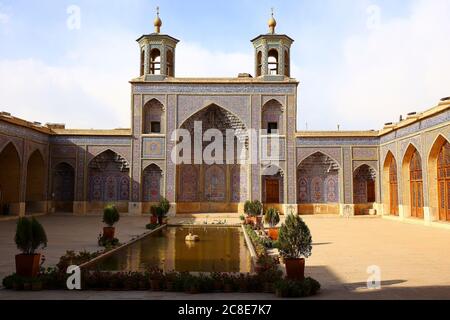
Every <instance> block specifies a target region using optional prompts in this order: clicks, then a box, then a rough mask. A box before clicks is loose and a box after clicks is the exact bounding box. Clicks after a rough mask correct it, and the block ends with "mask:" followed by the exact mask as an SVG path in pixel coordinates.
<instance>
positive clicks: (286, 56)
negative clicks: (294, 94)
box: [284, 50, 291, 77]
mask: <svg viewBox="0 0 450 320" xmlns="http://www.w3.org/2000/svg"><path fill="white" fill-rule="evenodd" d="M289 64H290V61H289V52H288V51H287V50H285V51H284V75H285V76H286V77H290V76H291V69H290V65H289Z"/></svg>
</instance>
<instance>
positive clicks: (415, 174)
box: [409, 150, 424, 219]
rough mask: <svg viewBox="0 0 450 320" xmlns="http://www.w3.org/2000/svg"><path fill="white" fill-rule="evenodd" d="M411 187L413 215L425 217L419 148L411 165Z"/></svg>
mask: <svg viewBox="0 0 450 320" xmlns="http://www.w3.org/2000/svg"><path fill="white" fill-rule="evenodd" d="M409 166H410V167H409V169H410V188H411V216H412V217H414V218H421V219H423V217H424V215H423V180H422V159H421V158H420V155H419V153H418V152H417V150H416V151H415V152H414V154H413V156H412V158H411V162H410V165H409Z"/></svg>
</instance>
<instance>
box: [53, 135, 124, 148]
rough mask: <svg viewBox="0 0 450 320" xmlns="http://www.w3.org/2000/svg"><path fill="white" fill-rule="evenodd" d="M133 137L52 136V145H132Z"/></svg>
mask: <svg viewBox="0 0 450 320" xmlns="http://www.w3.org/2000/svg"><path fill="white" fill-rule="evenodd" d="M131 140H132V138H131V137H119V138H118V137H92V136H91V137H89V136H51V137H50V143H54V144H75V145H130V147H131Z"/></svg>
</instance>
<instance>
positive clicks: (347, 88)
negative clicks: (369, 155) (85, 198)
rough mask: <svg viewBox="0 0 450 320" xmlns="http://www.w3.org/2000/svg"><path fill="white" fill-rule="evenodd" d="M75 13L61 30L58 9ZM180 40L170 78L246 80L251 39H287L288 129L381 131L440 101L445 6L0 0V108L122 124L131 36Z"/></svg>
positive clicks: (133, 48) (449, 25)
mask: <svg viewBox="0 0 450 320" xmlns="http://www.w3.org/2000/svg"><path fill="white" fill-rule="evenodd" d="M71 5H76V6H78V7H79V8H80V10H81V29H79V30H69V29H68V28H67V25H66V22H67V19H68V18H69V15H68V13H67V8H68V7H69V6H71ZM156 6H160V7H161V18H162V20H163V23H164V25H163V32H164V33H168V34H170V35H172V36H174V37H176V38H178V39H180V40H181V43H180V47H179V50H178V51H177V75H179V76H236V75H237V73H239V72H250V73H253V48H252V45H251V43H250V39H252V38H254V37H255V36H257V35H259V34H261V33H265V32H267V20H268V18H269V15H270V8H271V7H274V8H275V12H276V19H277V21H278V27H277V32H279V33H286V34H288V35H289V36H291V37H292V38H294V39H295V40H296V42H295V44H294V47H293V51H292V63H293V76H294V77H295V78H297V79H298V80H299V81H300V82H301V85H300V90H299V101H298V104H299V113H298V114H299V119H298V128H299V130H303V129H305V127H306V123H308V129H320V130H333V129H335V128H336V126H337V124H340V126H341V128H342V129H344V130H345V129H348V130H351V129H380V127H381V126H382V125H383V123H384V122H388V121H395V120H396V119H398V117H399V115H400V114H405V113H407V112H410V111H422V110H424V109H427V108H430V107H432V106H434V105H435V104H436V103H437V101H438V100H439V99H440V98H442V97H444V96H448V95H450V86H449V85H448V84H449V83H450V62H449V61H448V60H449V59H448V56H449V54H450V45H449V44H446V43H445V41H443V39H449V38H450V37H449V36H450V22H448V20H449V19H448V17H447V16H446V15H445V12H449V10H450V1H448V0H427V1H425V0H402V1H391V0H383V1H382V0H378V1H369V0H318V1H312V0H303V1H298V0H297V1H287V0H283V1H267V0H262V1H256V0H243V1H242V0H241V1H163V0H160V1H149V0H145V1H144V0H127V1H125V0H116V1H106V0H90V1H76V0H72V1H60V0H58V1H56V0H53V1H51V0H13V1H9V0H8V1H6V0H0V109H2V110H5V111H9V112H11V113H13V114H14V115H16V116H20V117H23V118H26V119H28V120H31V121H41V122H65V123H67V125H68V126H69V127H81V128H91V127H95V128H110V127H128V126H129V125H130V119H129V117H130V116H129V108H130V106H129V101H130V98H129V93H130V88H129V84H128V83H127V81H128V80H130V79H131V78H133V77H135V76H136V75H137V73H138V47H137V44H136V43H135V40H136V39H137V38H138V37H139V36H140V35H141V34H143V33H149V32H151V31H152V29H153V26H152V21H153V19H154V16H155V7H156Z"/></svg>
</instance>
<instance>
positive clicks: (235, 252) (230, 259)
mask: <svg viewBox="0 0 450 320" xmlns="http://www.w3.org/2000/svg"><path fill="white" fill-rule="evenodd" d="M189 233H194V234H196V235H198V236H199V237H200V242H189V241H185V239H186V236H187V235H188V234H189ZM244 243H245V241H244V240H243V234H242V231H241V229H239V228H225V227H199V228H184V227H173V228H166V229H164V230H161V231H159V232H157V233H156V234H153V235H152V236H149V237H147V238H145V239H142V240H140V241H138V242H136V243H134V244H133V245H131V246H129V247H127V248H125V249H123V250H120V251H119V252H117V253H115V254H113V255H112V256H110V257H108V258H106V259H103V260H102V261H100V262H99V263H98V264H97V265H96V266H95V267H94V268H98V269H99V270H103V271H145V270H146V269H147V268H149V267H158V268H160V269H162V270H164V271H171V270H175V271H180V272H183V271H190V272H214V271H217V272H250V270H251V262H250V261H251V257H250V254H249V252H248V250H247V248H246V247H245V244H244Z"/></svg>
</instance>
